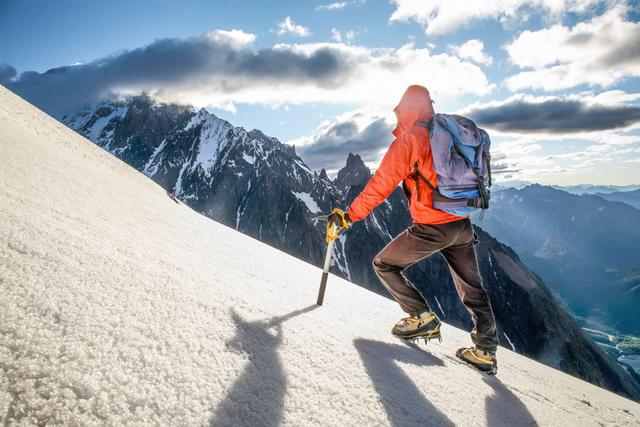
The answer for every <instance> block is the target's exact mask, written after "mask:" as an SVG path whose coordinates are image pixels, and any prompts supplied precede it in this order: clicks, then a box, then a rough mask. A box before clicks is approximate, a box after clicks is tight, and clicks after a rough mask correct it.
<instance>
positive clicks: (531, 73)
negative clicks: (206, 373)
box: [0, 0, 640, 185]
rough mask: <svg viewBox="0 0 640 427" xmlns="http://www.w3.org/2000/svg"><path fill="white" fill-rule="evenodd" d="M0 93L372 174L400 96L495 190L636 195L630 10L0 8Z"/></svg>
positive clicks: (449, 5) (314, 5) (639, 141)
mask: <svg viewBox="0 0 640 427" xmlns="http://www.w3.org/2000/svg"><path fill="white" fill-rule="evenodd" d="M0 84H2V85H4V86H6V87H8V88H9V89H11V90H13V91H14V92H16V93H18V94H19V95H21V96H23V97H25V98H26V99H28V100H29V101H31V102H33V103H34V104H36V105H37V106H39V107H41V108H43V109H44V110H45V111H48V112H50V113H51V114H53V115H56V116H61V115H63V114H65V113H69V112H73V111H74V110H77V109H78V108H79V106H81V105H83V104H86V103H93V102H98V101H99V100H101V99H105V98H108V97H126V96H129V95H134V94H138V93H141V92H145V93H147V94H149V95H150V96H152V97H154V98H155V99H157V100H158V101H159V102H178V103H189V104H193V105H194V106H196V107H204V108H207V110H209V111H210V112H212V113H214V114H216V115H217V116H219V117H221V118H224V119H226V120H228V121H229V122H231V123H232V124H234V125H236V126H243V127H245V128H246V129H253V128H257V129H260V130H262V131H263V132H264V133H266V134H268V135H270V136H275V137H277V138H278V139H280V140H281V141H283V142H286V143H290V144H294V145H295V146H296V151H297V153H298V154H299V155H300V156H301V157H302V158H303V160H305V162H307V163H308V164H309V165H310V166H311V167H312V168H313V169H316V170H319V169H321V168H326V169H327V171H329V173H332V172H335V171H336V170H338V169H339V168H340V167H341V166H342V165H344V163H345V161H346V158H347V155H348V153H349V152H354V153H357V154H360V155H361V156H362V158H363V159H364V160H365V162H367V164H368V165H369V166H370V167H371V168H373V169H375V167H376V166H377V164H378V163H379V161H380V159H381V158H382V156H383V155H384V152H385V151H386V149H387V147H388V146H389V144H390V143H391V142H392V141H393V137H392V135H391V133H390V132H391V130H392V129H393V127H394V121H395V115H394V114H393V112H392V109H393V107H394V106H395V105H396V104H397V102H398V100H399V99H400V97H401V95H402V93H403V92H404V90H405V89H406V87H407V86H408V85H410V84H421V85H424V86H426V87H427V88H429V90H430V92H431V94H432V97H433V99H434V100H435V109H436V112H442V113H457V114H463V115H466V116H469V117H471V118H472V119H474V120H475V121H476V122H477V123H478V124H479V125H480V126H482V127H483V128H485V129H486V130H487V131H488V132H489V135H490V136H491V140H492V149H491V151H492V158H493V160H494V162H493V169H494V171H495V172H496V177H497V181H508V180H515V179H518V180H527V181H532V182H539V183H542V184H558V185H572V184H583V183H592V184H617V185H625V184H640V2H639V1H626V2H625V1H602V0H531V1H524V0H484V1H482V2H468V1H462V0H391V1H382V0H378V1H374V0H345V1H338V2H331V1H327V2H323V1H284V0H283V1H277V2H276V1H273V2H267V1H239V0H235V1H183V2H175V1H153V2H152V1H142V0H140V1H135V2H131V1H110V2H86V1H68V0H61V1H57V2H41V1H31V0H23V1H16V0H0Z"/></svg>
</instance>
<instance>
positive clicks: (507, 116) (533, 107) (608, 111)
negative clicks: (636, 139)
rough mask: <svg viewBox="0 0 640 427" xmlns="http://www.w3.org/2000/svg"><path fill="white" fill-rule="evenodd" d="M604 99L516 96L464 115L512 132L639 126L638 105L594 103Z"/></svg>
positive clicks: (588, 129) (559, 131)
mask: <svg viewBox="0 0 640 427" xmlns="http://www.w3.org/2000/svg"><path fill="white" fill-rule="evenodd" d="M607 98H608V97H607V96H606V95H605V96H601V97H600V98H597V97H595V98H593V97H584V98H581V97H579V96H571V97H537V98H536V97H532V96H525V95H516V96H513V97H511V98H509V99H507V100H505V101H499V102H493V103H489V104H486V105H476V106H473V107H471V108H470V109H469V110H468V111H466V113H465V114H466V115H468V116H469V117H470V118H472V119H473V120H475V121H477V122H478V124H479V125H480V126H486V127H488V128H490V129H495V130H499V131H502V132H513V133H532V132H533V133H546V134H567V133H585V132H592V131H601V130H613V129H620V128H625V127H629V126H631V125H634V124H636V123H640V106H637V105H630V104H606V103H598V102H594V99H595V100H596V101H600V102H602V101H603V100H605V99H607Z"/></svg>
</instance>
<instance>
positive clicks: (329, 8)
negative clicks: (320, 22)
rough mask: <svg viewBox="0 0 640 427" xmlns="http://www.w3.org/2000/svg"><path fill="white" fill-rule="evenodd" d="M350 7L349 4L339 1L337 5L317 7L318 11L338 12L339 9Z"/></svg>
mask: <svg viewBox="0 0 640 427" xmlns="http://www.w3.org/2000/svg"><path fill="white" fill-rule="evenodd" d="M348 5H349V2H346V1H338V2H335V3H329V4H321V5H320V6H318V7H316V10H338V9H344V8H345V7H347V6H348Z"/></svg>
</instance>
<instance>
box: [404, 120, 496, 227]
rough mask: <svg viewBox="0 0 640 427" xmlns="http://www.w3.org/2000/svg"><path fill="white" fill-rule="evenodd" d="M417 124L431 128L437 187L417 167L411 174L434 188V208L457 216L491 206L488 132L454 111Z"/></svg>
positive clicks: (489, 142)
mask: <svg viewBox="0 0 640 427" xmlns="http://www.w3.org/2000/svg"><path fill="white" fill-rule="evenodd" d="M418 126H422V127H426V128H428V129H430V137H431V138H430V141H431V153H432V155H433V167H434V169H435V171H436V173H437V175H438V183H437V187H434V186H433V185H432V184H431V183H430V182H429V180H427V179H426V178H425V177H424V176H423V175H422V174H421V173H420V171H419V170H418V167H417V166H418V165H417V163H416V165H415V166H414V171H413V173H412V174H411V175H410V177H411V178H413V179H415V181H416V188H417V185H418V180H419V179H421V180H422V181H424V182H425V183H426V184H427V186H428V187H429V188H430V189H431V191H432V203H433V208H435V209H439V210H442V211H445V212H449V213H451V214H454V215H458V216H469V215H471V214H472V213H474V212H477V211H478V210H482V213H481V218H482V214H483V213H484V210H485V209H487V208H488V207H489V198H490V194H489V187H491V165H490V162H491V155H490V154H489V147H490V145H491V141H490V139H489V135H488V134H487V132H485V131H484V130H483V129H480V128H479V127H478V126H476V124H475V123H474V122H473V121H472V120H470V119H468V118H466V117H462V116H458V115H455V114H436V115H435V116H433V119H432V120H431V121H430V122H420V123H418Z"/></svg>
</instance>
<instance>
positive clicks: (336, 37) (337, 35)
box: [331, 27, 342, 42]
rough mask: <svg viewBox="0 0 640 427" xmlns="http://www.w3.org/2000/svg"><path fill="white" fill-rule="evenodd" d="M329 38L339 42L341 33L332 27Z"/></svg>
mask: <svg viewBox="0 0 640 427" xmlns="http://www.w3.org/2000/svg"><path fill="white" fill-rule="evenodd" d="M331 38H332V39H333V40H335V41H337V42H341V41H342V34H341V33H340V31H338V30H337V29H336V28H335V27H334V28H332V29H331Z"/></svg>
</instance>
